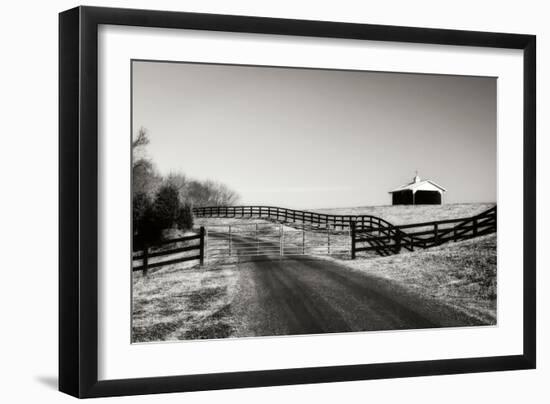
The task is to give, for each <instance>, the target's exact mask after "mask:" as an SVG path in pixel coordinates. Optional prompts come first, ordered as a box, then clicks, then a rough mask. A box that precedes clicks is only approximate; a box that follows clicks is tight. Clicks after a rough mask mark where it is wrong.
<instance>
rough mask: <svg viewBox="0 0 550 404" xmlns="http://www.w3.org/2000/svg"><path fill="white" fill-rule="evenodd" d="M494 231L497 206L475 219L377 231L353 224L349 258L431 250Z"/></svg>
mask: <svg viewBox="0 0 550 404" xmlns="http://www.w3.org/2000/svg"><path fill="white" fill-rule="evenodd" d="M404 230H407V231H406V232H405V231H404ZM496 230H497V208H496V206H495V207H493V208H491V209H488V210H486V211H484V212H482V213H480V214H478V215H475V216H472V217H466V218H460V219H450V220H439V221H433V222H422V223H414V224H407V225H401V226H393V225H390V226H383V227H378V228H375V227H372V228H368V227H365V228H360V227H359V228H358V227H357V226H355V225H354V224H352V229H351V238H352V240H351V256H352V259H353V258H355V256H356V254H357V253H358V252H362V251H375V252H377V253H378V254H380V255H390V254H396V253H399V252H400V251H401V249H403V248H404V249H407V250H409V251H413V250H414V248H415V247H419V248H429V247H434V246H437V245H441V244H443V243H446V242H450V241H462V240H467V239H470V238H474V237H479V236H483V235H486V234H491V233H494V232H496Z"/></svg>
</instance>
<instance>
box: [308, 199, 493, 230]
mask: <svg viewBox="0 0 550 404" xmlns="http://www.w3.org/2000/svg"><path fill="white" fill-rule="evenodd" d="M493 206H495V203H450V204H444V205H395V206H390V205H388V206H360V207H355V208H335V209H316V210H315V212H319V213H327V214H333V215H372V216H378V217H381V218H382V219H385V220H387V221H388V222H390V223H392V224H395V225H399V224H410V223H419V222H429V221H433V220H446V219H456V218H462V217H470V216H474V215H476V214H478V213H481V212H483V211H485V210H487V209H490V208H492V207H493Z"/></svg>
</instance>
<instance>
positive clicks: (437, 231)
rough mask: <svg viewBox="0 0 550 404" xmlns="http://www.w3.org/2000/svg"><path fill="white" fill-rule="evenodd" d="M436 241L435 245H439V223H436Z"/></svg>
mask: <svg viewBox="0 0 550 404" xmlns="http://www.w3.org/2000/svg"><path fill="white" fill-rule="evenodd" d="M434 240H435V244H439V226H438V224H437V223H434Z"/></svg>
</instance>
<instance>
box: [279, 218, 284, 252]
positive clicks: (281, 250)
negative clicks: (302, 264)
mask: <svg viewBox="0 0 550 404" xmlns="http://www.w3.org/2000/svg"><path fill="white" fill-rule="evenodd" d="M280 232H281V238H280V242H281V248H280V249H279V253H280V254H281V256H283V255H285V230H284V228H283V225H282V224H281V225H280Z"/></svg>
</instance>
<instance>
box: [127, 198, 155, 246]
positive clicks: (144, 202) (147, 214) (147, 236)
mask: <svg viewBox="0 0 550 404" xmlns="http://www.w3.org/2000/svg"><path fill="white" fill-rule="evenodd" d="M132 219H133V223H132V224H133V233H134V234H133V236H134V250H141V249H142V248H143V246H144V245H145V244H147V245H150V244H155V243H156V242H158V241H159V240H160V235H161V228H160V226H159V225H158V223H157V221H156V218H155V212H154V209H153V203H152V202H151V198H149V196H148V195H147V194H146V193H145V192H139V193H137V194H136V195H134V198H133V200H132Z"/></svg>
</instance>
